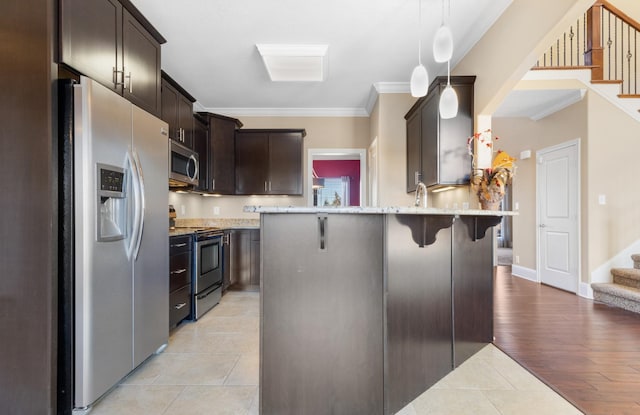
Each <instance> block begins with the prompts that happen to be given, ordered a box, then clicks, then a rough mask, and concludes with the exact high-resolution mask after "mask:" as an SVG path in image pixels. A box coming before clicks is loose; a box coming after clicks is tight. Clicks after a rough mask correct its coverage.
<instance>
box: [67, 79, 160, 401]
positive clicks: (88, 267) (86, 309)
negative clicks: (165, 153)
mask: <svg viewBox="0 0 640 415" xmlns="http://www.w3.org/2000/svg"><path fill="white" fill-rule="evenodd" d="M74 140H75V144H74V163H75V176H74V187H75V198H74V205H75V206H74V209H75V215H76V217H75V270H76V271H75V293H76V297H75V302H74V305H75V347H74V350H75V362H76V363H75V387H74V389H75V391H74V392H75V393H74V396H75V398H74V406H75V407H86V406H89V405H91V404H92V403H93V402H94V401H95V400H96V399H97V398H99V397H100V396H101V395H102V394H104V393H105V392H106V391H108V390H109V389H110V388H111V387H112V386H113V385H114V384H116V383H117V382H118V381H119V380H120V379H121V378H122V377H123V376H125V375H126V374H127V373H129V371H130V370H131V368H132V356H133V347H132V334H131V333H132V329H133V327H132V319H131V314H132V312H133V310H132V308H133V307H132V293H131V262H130V261H129V260H128V258H127V256H126V249H125V246H126V244H127V243H128V242H129V238H130V235H129V231H128V228H129V225H127V235H126V238H125V239H120V240H115V241H103V242H98V239H97V229H98V225H97V223H96V222H97V216H98V215H97V212H98V209H100V203H101V202H100V198H99V196H98V191H97V186H98V177H97V164H98V163H101V164H105V165H111V166H121V167H125V164H126V163H125V155H126V152H127V148H128V146H129V144H130V140H131V105H130V104H129V103H128V102H127V101H126V100H124V99H123V98H122V97H119V96H118V95H116V94H114V93H113V92H112V91H109V90H108V89H106V88H105V87H103V86H101V85H99V84H97V83H96V82H94V81H91V80H89V79H88V78H82V81H81V84H80V85H77V86H76V87H75V91H74ZM128 180H130V174H129V173H128V172H127V173H126V174H125V182H127V181H128ZM125 198H127V199H128V198H129V195H128V194H125ZM127 204H128V201H127ZM165 206H166V203H165ZM127 210H128V209H127ZM126 220H127V221H128V222H130V220H129V218H127V219H126Z"/></svg>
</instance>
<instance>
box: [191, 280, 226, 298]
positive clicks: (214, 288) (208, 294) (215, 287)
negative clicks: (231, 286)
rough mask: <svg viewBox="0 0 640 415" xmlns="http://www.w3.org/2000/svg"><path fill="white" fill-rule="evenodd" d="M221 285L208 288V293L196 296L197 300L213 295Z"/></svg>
mask: <svg viewBox="0 0 640 415" xmlns="http://www.w3.org/2000/svg"><path fill="white" fill-rule="evenodd" d="M220 285H221V284H214V285H212V286H211V287H209V289H208V291H207V292H206V293H205V294H200V295H197V296H196V299H197V300H202V299H203V298H207V297H208V296H210V295H211V294H213V292H214V291H215V290H216V289H217V288H218V287H220Z"/></svg>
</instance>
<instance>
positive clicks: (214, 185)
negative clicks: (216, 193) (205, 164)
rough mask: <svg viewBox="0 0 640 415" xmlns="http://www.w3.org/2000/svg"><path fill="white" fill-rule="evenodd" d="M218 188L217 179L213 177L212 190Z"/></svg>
mask: <svg viewBox="0 0 640 415" xmlns="http://www.w3.org/2000/svg"><path fill="white" fill-rule="evenodd" d="M215 188H216V179H211V190H215Z"/></svg>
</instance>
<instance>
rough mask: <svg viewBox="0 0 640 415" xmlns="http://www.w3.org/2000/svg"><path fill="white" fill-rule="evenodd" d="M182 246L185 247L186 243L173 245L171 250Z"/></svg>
mask: <svg viewBox="0 0 640 415" xmlns="http://www.w3.org/2000/svg"><path fill="white" fill-rule="evenodd" d="M183 246H187V244H186V243H182V244H174V245H171V248H182V247H183Z"/></svg>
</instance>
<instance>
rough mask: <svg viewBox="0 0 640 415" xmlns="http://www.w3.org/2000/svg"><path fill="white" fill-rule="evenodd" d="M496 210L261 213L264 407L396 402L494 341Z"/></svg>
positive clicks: (312, 408) (364, 407)
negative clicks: (470, 213)
mask: <svg viewBox="0 0 640 415" xmlns="http://www.w3.org/2000/svg"><path fill="white" fill-rule="evenodd" d="M499 219H500V217H498V216H459V217H455V216H454V215H412V214H406V215H403V214H350V213H322V212H312V213H263V214H262V218H261V221H262V234H261V237H262V240H261V243H262V245H261V247H262V252H261V254H262V271H263V275H262V286H261V287H262V297H261V300H262V313H261V331H260V333H261V337H260V350H261V356H260V363H261V371H260V376H261V377H260V399H261V408H260V410H261V412H260V413H261V414H263V415H274V414H278V415H280V414H284V415H286V414H306V413H309V414H320V415H323V414H327V415H328V414H356V415H357V414H367V415H370V414H379V415H383V414H384V415H391V414H395V413H397V412H398V411H400V410H401V409H402V408H403V407H404V406H406V405H407V404H408V403H410V402H411V401H413V400H414V399H416V398H417V397H418V396H419V395H420V394H422V393H423V392H424V391H425V390H427V389H428V388H429V387H431V386H432V385H433V384H435V383H436V382H437V381H439V380H440V379H442V378H443V377H444V376H446V375H447V374H448V373H449V372H451V371H452V370H454V367H456V366H458V365H459V364H460V363H462V362H463V361H464V360H466V359H467V358H468V357H470V356H471V355H473V354H474V353H476V352H477V351H478V350H480V349H481V348H482V347H484V346H485V345H486V344H488V343H490V342H491V341H492V337H493V322H492V321H493V320H492V319H493V265H492V261H493V252H492V250H493V242H492V227H493V226H495V225H496V224H498V223H499ZM310 374H311V375H310Z"/></svg>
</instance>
